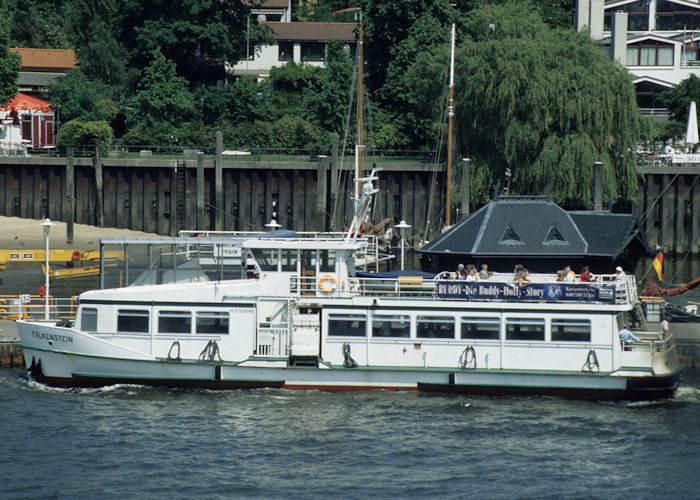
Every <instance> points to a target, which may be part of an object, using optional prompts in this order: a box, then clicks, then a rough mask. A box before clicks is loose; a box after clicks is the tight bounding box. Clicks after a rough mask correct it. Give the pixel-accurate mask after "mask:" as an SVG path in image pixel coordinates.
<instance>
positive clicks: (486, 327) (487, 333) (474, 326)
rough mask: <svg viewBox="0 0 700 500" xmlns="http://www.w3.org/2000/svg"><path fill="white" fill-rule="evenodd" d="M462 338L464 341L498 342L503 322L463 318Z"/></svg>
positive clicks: (489, 319) (495, 319)
mask: <svg viewBox="0 0 700 500" xmlns="http://www.w3.org/2000/svg"><path fill="white" fill-rule="evenodd" d="M461 326H462V329H461V336H462V338H463V339H477V340H494V339H495V340H498V339H499V338H500V333H501V320H500V319H498V318H462V325H461Z"/></svg>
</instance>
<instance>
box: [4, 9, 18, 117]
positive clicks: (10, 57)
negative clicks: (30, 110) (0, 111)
mask: <svg viewBox="0 0 700 500" xmlns="http://www.w3.org/2000/svg"><path fill="white" fill-rule="evenodd" d="M9 41H10V39H9V29H8V27H7V20H5V19H0V103H4V102H7V101H8V100H9V99H12V98H13V97H14V96H15V94H17V75H18V74H19V67H20V63H21V59H20V57H19V56H18V55H17V54H13V53H12V52H10V51H9V50H8V44H9Z"/></svg>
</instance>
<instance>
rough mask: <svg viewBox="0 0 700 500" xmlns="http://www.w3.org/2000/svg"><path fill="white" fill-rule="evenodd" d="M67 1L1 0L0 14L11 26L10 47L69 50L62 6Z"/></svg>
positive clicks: (63, 6)
mask: <svg viewBox="0 0 700 500" xmlns="http://www.w3.org/2000/svg"><path fill="white" fill-rule="evenodd" d="M68 1H69V0H3V1H2V2H1V7H0V17H2V18H3V19H5V20H7V22H8V26H9V27H10V46H12V47H30V48H40V49H68V48H70V42H69V40H68V37H67V36H66V30H65V22H64V21H65V19H66V16H65V11H64V8H65V5H66V4H67V3H68Z"/></svg>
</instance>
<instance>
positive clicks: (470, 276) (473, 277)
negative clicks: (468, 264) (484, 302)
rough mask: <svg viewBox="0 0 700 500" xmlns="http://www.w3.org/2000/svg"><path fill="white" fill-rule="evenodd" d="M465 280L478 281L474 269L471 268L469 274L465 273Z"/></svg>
mask: <svg viewBox="0 0 700 500" xmlns="http://www.w3.org/2000/svg"><path fill="white" fill-rule="evenodd" d="M466 280H467V281H479V277H478V276H477V275H476V269H474V268H471V269H470V270H469V274H467V278H466Z"/></svg>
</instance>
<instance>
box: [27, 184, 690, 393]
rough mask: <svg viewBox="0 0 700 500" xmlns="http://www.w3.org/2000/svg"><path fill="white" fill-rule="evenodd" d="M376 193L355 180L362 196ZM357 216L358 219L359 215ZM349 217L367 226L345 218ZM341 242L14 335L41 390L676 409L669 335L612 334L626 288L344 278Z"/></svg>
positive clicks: (85, 309)
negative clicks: (453, 396)
mask: <svg viewBox="0 0 700 500" xmlns="http://www.w3.org/2000/svg"><path fill="white" fill-rule="evenodd" d="M375 179H376V178H375V177H374V176H370V177H368V178H365V179H363V196H371V195H372V194H373V192H374V187H373V183H374V180H375ZM358 206H360V207H362V206H364V204H363V203H360V204H358ZM356 216H357V217H362V215H361V212H360V215H356ZM367 244H368V243H367V239H365V238H363V237H361V236H359V235H358V234H357V232H348V234H347V235H346V236H345V237H343V238H339V237H335V238H325V237H323V236H322V235H319V236H316V237H292V238H275V237H273V236H272V235H262V236H258V237H255V236H251V237H249V238H245V239H243V240H242V241H241V243H240V245H241V252H242V254H243V255H245V258H246V259H247V262H248V263H249V266H250V265H253V266H254V268H255V273H253V275H254V276H255V277H253V278H250V277H249V276H250V275H251V273H250V272H249V271H250V270H248V271H247V272H246V274H245V275H243V276H241V278H240V279H234V280H222V281H203V282H194V283H168V284H160V285H141V286H132V287H126V288H115V289H102V290H94V291H88V292H85V293H83V294H81V295H80V298H79V302H80V305H79V308H78V313H77V318H76V322H75V325H65V324H63V325H61V324H57V323H55V322H37V321H18V322H17V323H18V327H19V334H20V337H21V344H22V348H23V349H24V356H25V363H26V367H27V369H28V370H29V372H30V373H31V374H32V376H33V377H34V378H35V379H37V380H39V381H42V382H44V383H47V384H49V385H56V386H67V387H73V386H78V387H95V386H104V385H110V384H117V383H129V384H148V385H156V386H174V387H202V388H209V389H236V388H256V387H273V388H284V389H318V390H324V391H354V390H373V389H375V390H376V389H383V390H392V391H396V390H399V391H426V392H436V391H437V392H458V393H471V394H495V395H500V394H561V395H565V396H573V397H581V398H594V399H620V398H623V399H640V398H641V399H651V398H657V397H667V396H671V395H672V394H673V393H674V391H675V389H676V388H677V386H678V379H679V373H680V369H681V367H680V364H679V362H678V358H677V355H676V350H675V346H674V344H673V340H672V339H671V338H670V337H669V336H668V334H667V333H665V332H663V331H662V332H648V331H643V330H640V329H637V330H635V331H634V334H635V335H636V337H638V338H639V341H634V342H630V343H622V342H621V341H620V339H619V334H618V332H619V330H620V329H622V327H623V325H624V324H626V323H630V324H634V322H635V321H643V319H641V318H639V319H635V314H636V313H637V312H638V311H641V307H640V303H639V300H638V297H637V293H636V284H635V280H634V277H633V276H626V277H625V278H624V280H613V279H612V277H605V276H599V277H598V280H597V281H596V282H594V283H563V282H556V280H555V276H554V275H530V277H531V282H530V284H528V285H527V286H519V285H518V283H515V282H513V281H512V276H510V275H497V274H496V275H493V276H491V277H490V278H489V279H488V280H482V281H476V282H467V281H457V280H454V279H451V276H450V275H449V273H441V274H439V275H437V276H434V277H432V278H431V277H429V276H426V275H420V274H418V275H416V274H417V273H412V274H413V275H410V274H411V273H408V274H409V275H402V274H401V273H398V274H397V275H396V276H392V277H388V278H387V277H382V275H381V274H377V275H371V274H369V275H368V274H363V275H362V276H359V275H358V273H357V272H356V271H355V267H356V266H355V262H354V256H355V255H356V254H358V253H362V252H364V251H366V246H367Z"/></svg>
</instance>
